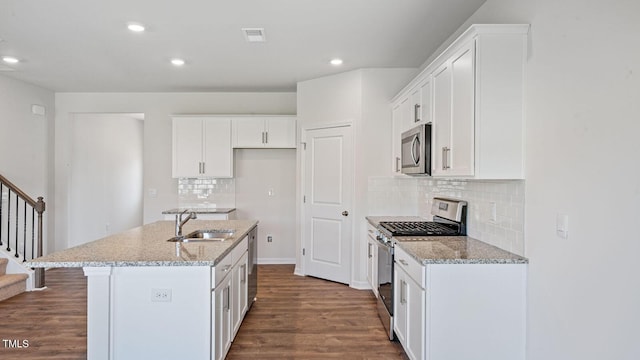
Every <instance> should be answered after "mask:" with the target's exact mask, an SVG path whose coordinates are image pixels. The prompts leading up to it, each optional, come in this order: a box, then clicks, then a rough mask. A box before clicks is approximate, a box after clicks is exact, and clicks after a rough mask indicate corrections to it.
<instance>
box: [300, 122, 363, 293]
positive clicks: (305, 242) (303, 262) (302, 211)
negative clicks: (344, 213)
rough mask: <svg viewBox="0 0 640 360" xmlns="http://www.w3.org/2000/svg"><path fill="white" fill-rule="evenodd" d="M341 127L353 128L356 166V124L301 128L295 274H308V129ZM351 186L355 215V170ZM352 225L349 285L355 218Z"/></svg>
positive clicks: (352, 261)
mask: <svg viewBox="0 0 640 360" xmlns="http://www.w3.org/2000/svg"><path fill="white" fill-rule="evenodd" d="M340 127H350V128H351V146H352V151H351V163H352V164H353V165H354V168H355V153H356V151H355V149H356V143H355V134H354V126H353V123H351V122H328V123H321V124H310V125H307V126H304V127H301V128H300V143H299V144H298V146H299V149H300V151H298V165H299V167H298V179H299V181H298V194H297V196H296V198H297V208H298V209H297V212H296V213H297V214H298V216H297V219H296V222H297V223H298V229H297V233H298V239H299V240H298V241H296V245H297V246H296V259H297V261H296V267H295V270H294V274H295V275H299V276H307V270H306V257H305V256H303V255H302V249H307V248H309V245H310V244H309V239H306V238H305V236H304V234H305V230H306V228H305V225H304V224H305V220H306V217H307V214H306V212H305V206H304V203H303V196H304V194H305V190H306V189H305V185H306V178H305V166H306V165H307V164H306V161H305V153H304V151H305V146H306V143H307V131H309V130H322V129H333V128H340ZM350 181H351V187H352V189H353V190H354V191H351V199H350V200H351V209H349V214H350V215H353V214H354V208H355V194H356V191H355V172H352V176H351V179H350ZM352 221H353V223H352V226H351V234H350V236H351V239H350V242H351V244H350V248H351V259H350V266H349V268H350V269H349V270H350V274H349V286H352V284H353V273H354V262H355V261H354V254H355V251H356V249H355V245H356V244H355V243H356V241H355V231H356V228H357V226H356V224H357V222H356V221H355V220H352Z"/></svg>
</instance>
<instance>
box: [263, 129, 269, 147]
mask: <svg viewBox="0 0 640 360" xmlns="http://www.w3.org/2000/svg"><path fill="white" fill-rule="evenodd" d="M264 143H265V144H268V143H269V132H268V131H265V132H264Z"/></svg>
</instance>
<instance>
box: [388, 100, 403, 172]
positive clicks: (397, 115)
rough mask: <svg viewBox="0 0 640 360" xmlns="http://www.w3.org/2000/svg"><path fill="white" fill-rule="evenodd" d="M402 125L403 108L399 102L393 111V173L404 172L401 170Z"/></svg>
mask: <svg viewBox="0 0 640 360" xmlns="http://www.w3.org/2000/svg"><path fill="white" fill-rule="evenodd" d="M402 125H403V124H402V108H401V107H400V104H397V105H396V106H394V107H393V110H392V111H391V136H392V137H391V148H392V153H391V154H392V155H391V156H392V158H391V160H392V162H391V173H392V174H393V175H401V174H402V173H401V172H400V170H401V169H400V166H401V164H400V154H401V152H402V148H401V142H400V136H401V134H402V130H403V126H402Z"/></svg>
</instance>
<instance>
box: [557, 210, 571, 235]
mask: <svg viewBox="0 0 640 360" xmlns="http://www.w3.org/2000/svg"><path fill="white" fill-rule="evenodd" d="M556 235H558V236H559V237H560V238H562V239H567V238H568V237H569V215H567V214H558V215H557V216H556Z"/></svg>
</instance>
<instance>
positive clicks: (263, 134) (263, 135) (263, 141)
mask: <svg viewBox="0 0 640 360" xmlns="http://www.w3.org/2000/svg"><path fill="white" fill-rule="evenodd" d="M262 143H263V144H264V131H263V132H262Z"/></svg>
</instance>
